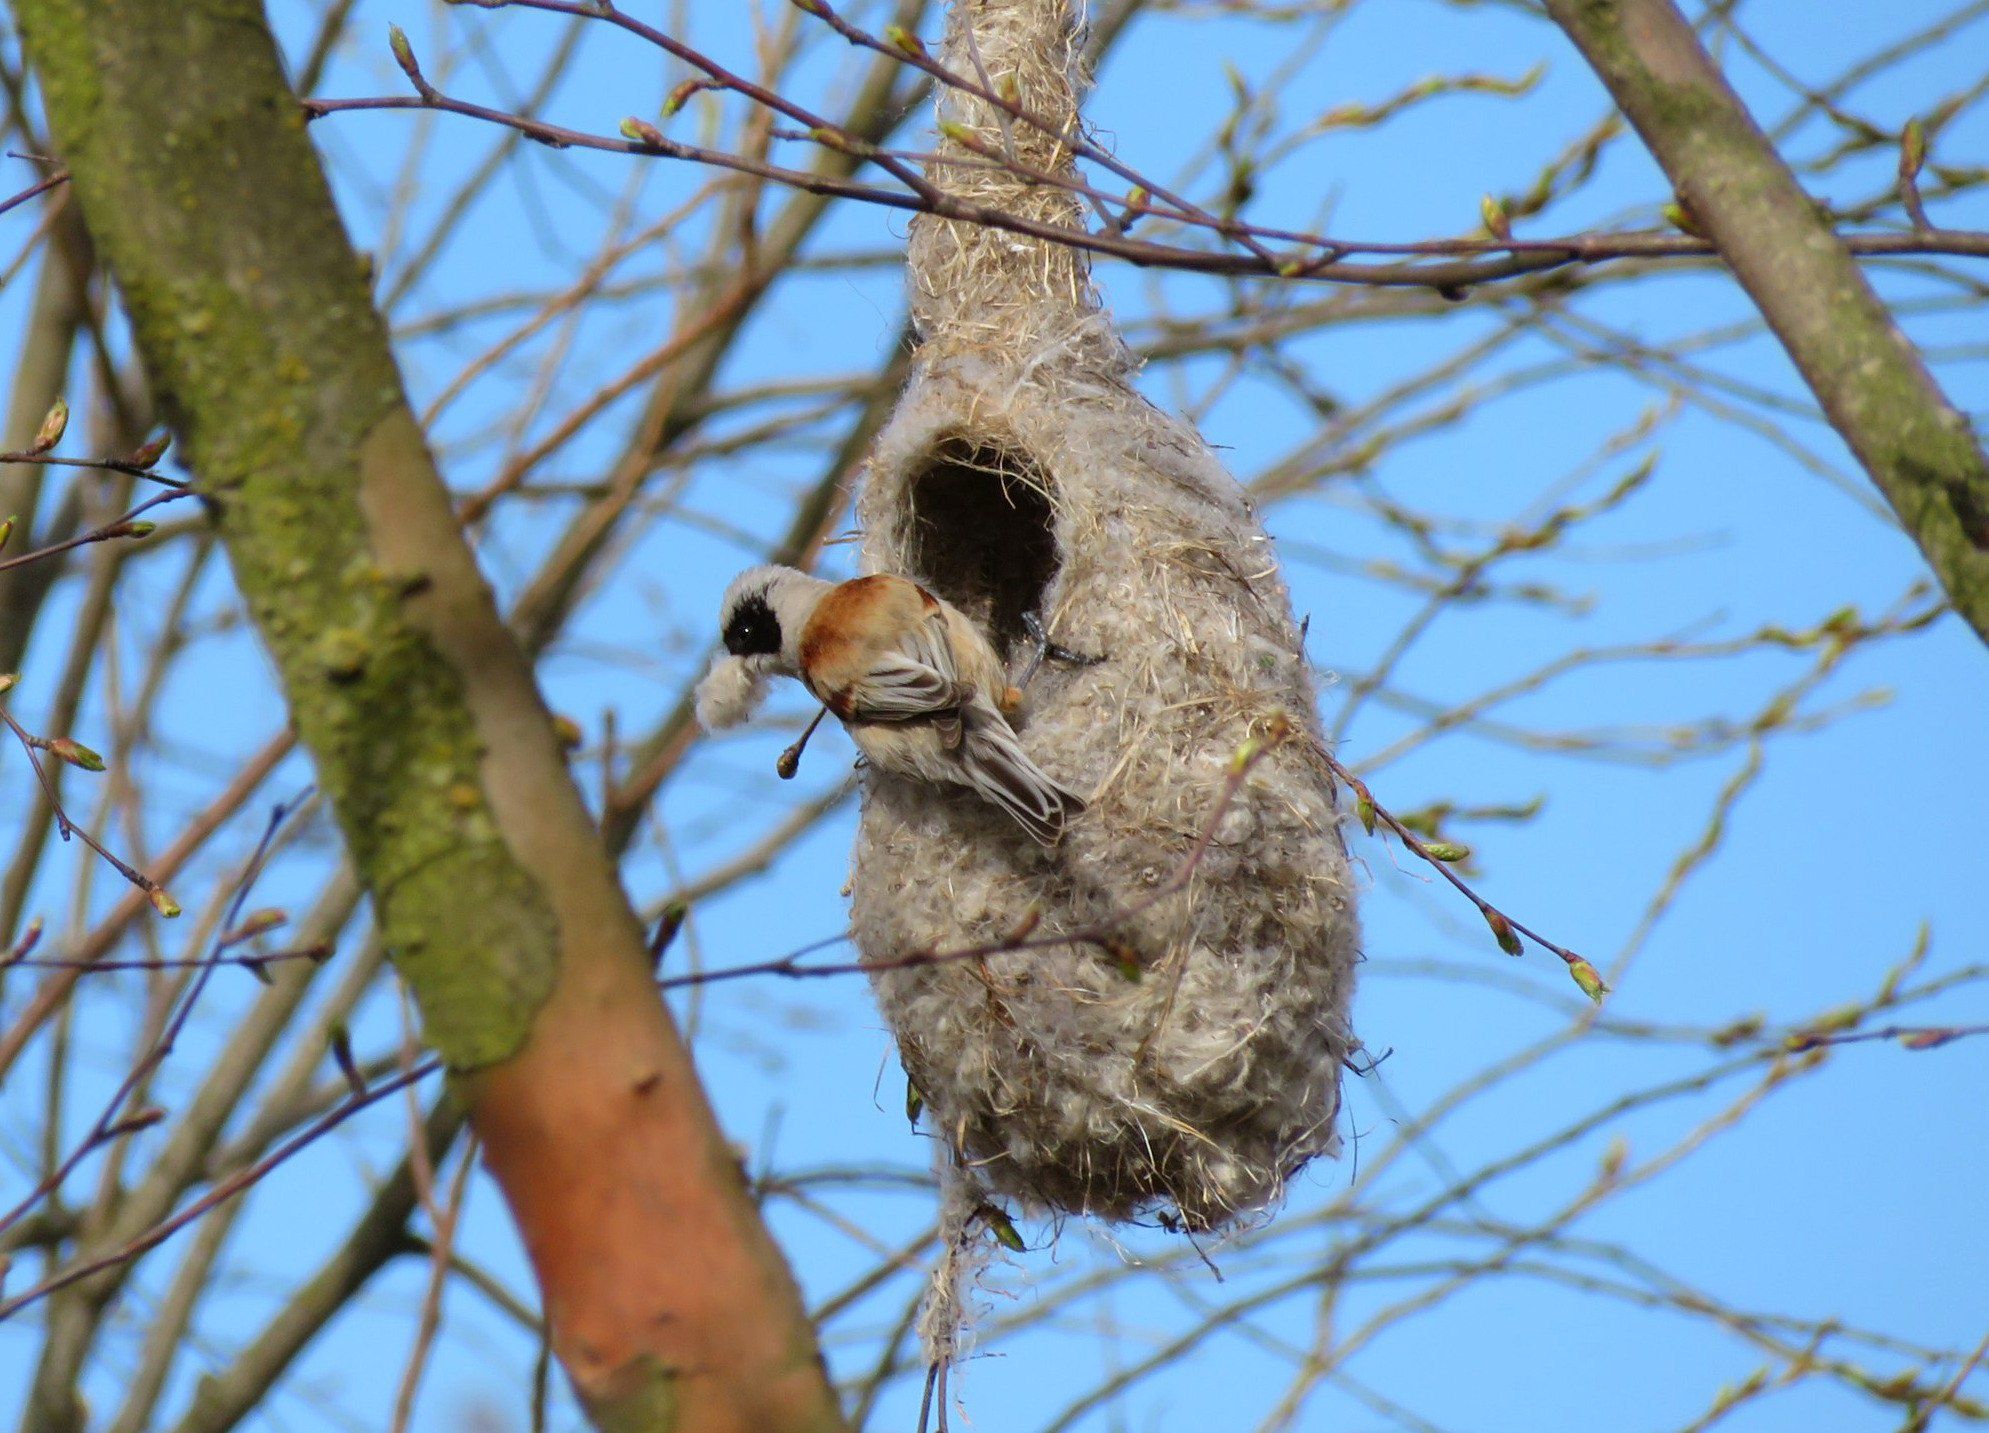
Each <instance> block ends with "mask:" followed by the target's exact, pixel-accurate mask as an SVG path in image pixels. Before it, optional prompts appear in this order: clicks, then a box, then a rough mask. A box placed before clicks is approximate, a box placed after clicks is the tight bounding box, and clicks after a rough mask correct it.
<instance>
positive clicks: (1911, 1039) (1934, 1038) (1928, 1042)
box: [1899, 1030, 1962, 1050]
mask: <svg viewBox="0 0 1989 1433" xmlns="http://www.w3.org/2000/svg"><path fill="white" fill-rule="evenodd" d="M1961 1036H1962V1032H1961V1031H1959V1030H1915V1031H1913V1032H1912V1033H1911V1034H1907V1035H1901V1036H1900V1037H1899V1043H1900V1044H1901V1045H1903V1046H1904V1047H1905V1048H1906V1049H1908V1050H1937V1049H1939V1048H1940V1047H1941V1046H1943V1045H1945V1044H1947V1043H1948V1041H1950V1040H1959V1039H1960V1038H1961Z"/></svg>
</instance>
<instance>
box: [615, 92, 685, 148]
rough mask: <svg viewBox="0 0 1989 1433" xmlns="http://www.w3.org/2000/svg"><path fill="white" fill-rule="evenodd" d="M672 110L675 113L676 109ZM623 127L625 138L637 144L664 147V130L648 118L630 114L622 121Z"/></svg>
mask: <svg viewBox="0 0 1989 1433" xmlns="http://www.w3.org/2000/svg"><path fill="white" fill-rule="evenodd" d="M672 98H675V96H672ZM671 112H672V113H674V111H671ZM621 129H622V138H623V139H626V140H631V141H633V142H634V143H636V144H646V145H649V146H650V147H651V148H652V149H661V148H662V147H663V131H662V130H660V129H658V128H657V127H656V126H655V125H653V124H651V123H650V122H649V121H648V120H646V119H637V118H636V117H635V116H634V115H630V116H629V117H628V118H627V119H625V120H623V121H622V125H621Z"/></svg>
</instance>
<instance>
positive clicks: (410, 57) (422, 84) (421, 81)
mask: <svg viewBox="0 0 1989 1433" xmlns="http://www.w3.org/2000/svg"><path fill="white" fill-rule="evenodd" d="M387 48H388V49H390V50H392V51H393V52H394V63H395V64H397V65H399V66H400V67H401V73H402V74H404V75H406V76H407V81H408V83H409V84H411V85H413V86H414V89H415V93H416V94H418V95H420V96H421V97H422V98H423V99H433V98H435V86H433V85H431V84H430V83H428V80H427V78H426V77H425V76H424V75H423V74H422V73H421V66H420V65H419V64H418V63H417V62H416V61H415V58H414V46H412V45H410V44H409V43H408V40H407V31H405V30H403V29H402V28H401V27H400V26H398V25H389V26H387Z"/></svg>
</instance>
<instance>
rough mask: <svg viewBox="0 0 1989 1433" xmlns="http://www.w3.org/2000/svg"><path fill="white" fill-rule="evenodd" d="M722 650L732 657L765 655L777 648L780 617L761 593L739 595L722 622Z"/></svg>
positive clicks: (778, 644) (770, 653)
mask: <svg viewBox="0 0 1989 1433" xmlns="http://www.w3.org/2000/svg"><path fill="white" fill-rule="evenodd" d="M725 650H726V651H728V652H730V653H731V654H732V655H733V656H735V657H765V656H771V655H772V654H773V653H775V652H778V651H779V650H780V620H779V619H778V618H776V617H775V616H774V614H773V608H771V607H769V606H768V605H767V598H766V594H765V593H764V592H757V593H754V594H753V595H752V596H751V597H747V598H743V599H741V601H740V602H739V604H738V605H737V606H736V607H734V608H733V609H732V615H731V617H730V618H728V619H727V621H726V623H725Z"/></svg>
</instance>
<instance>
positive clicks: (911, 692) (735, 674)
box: [698, 567, 1084, 846]
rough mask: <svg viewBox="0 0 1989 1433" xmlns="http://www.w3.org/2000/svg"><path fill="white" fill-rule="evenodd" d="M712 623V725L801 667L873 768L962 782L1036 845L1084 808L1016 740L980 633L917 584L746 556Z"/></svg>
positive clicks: (1015, 696) (999, 673)
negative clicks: (765, 684)
mask: <svg viewBox="0 0 1989 1433" xmlns="http://www.w3.org/2000/svg"><path fill="white" fill-rule="evenodd" d="M719 628H720V631H721V632H722V633H723V636H724V641H725V650H726V652H727V654H728V655H727V656H726V657H722V658H720V659H719V662H718V665H716V666H714V667H713V669H712V671H711V674H710V675H709V676H707V677H706V678H705V680H704V681H703V682H702V683H700V684H699V687H698V717H699V720H700V721H702V722H703V723H704V725H705V726H707V727H717V726H730V725H733V724H734V723H736V722H738V721H742V720H744V718H745V716H746V714H747V712H748V710H749V709H750V707H751V705H752V703H753V701H754V699H755V698H756V697H757V695H758V691H759V685H760V680H761V679H762V678H763V677H766V676H770V675H777V676H787V677H796V678H798V679H799V680H800V681H801V683H802V684H803V685H804V686H806V687H807V688H808V690H809V691H810V692H811V693H813V694H814V696H815V698H816V699H817V700H818V701H820V702H821V703H822V705H823V706H824V707H825V708H826V709H827V710H828V711H830V712H833V713H834V714H835V715H836V716H837V717H838V718H839V719H840V720H841V721H842V724H843V726H844V727H845V728H847V730H848V731H849V734H850V737H851V738H852V739H853V740H854V741H855V742H856V745H857V748H858V750H860V751H861V752H862V753H863V754H864V756H865V757H866V758H867V759H868V760H869V762H870V764H871V765H872V766H874V767H876V768H877V769H878V770H879V771H888V772H893V773H895V774H897V775H900V776H912V777H917V778H919V779H921V780H925V781H937V782H944V783H950V784H953V785H958V786H966V787H970V788H972V789H973V790H974V791H975V792H976V793H978V794H979V795H980V796H981V797H982V798H983V799H985V800H987V801H990V802H992V803H993V804H994V805H996V806H999V807H1000V808H1001V809H1002V810H1003V811H1006V812H1007V813H1008V814H1009V815H1010V816H1012V817H1014V818H1015V820H1016V822H1017V823H1018V824H1019V825H1020V826H1021V827H1022V829H1023V830H1024V831H1026V832H1028V833H1029V835H1030V837H1031V838H1032V839H1034V840H1035V841H1037V842H1038V843H1039V844H1041V845H1044V846H1054V845H1056V843H1057V841H1058V839H1059V838H1060V837H1062V835H1063V833H1064V827H1065V826H1066V825H1068V824H1069V823H1070V821H1071V820H1072V819H1073V818H1074V817H1076V816H1077V815H1078V813H1079V812H1081V811H1083V810H1084V801H1083V799H1082V798H1081V797H1079V796H1078V795H1076V794H1075V793H1074V792H1071V791H1069V790H1067V789H1065V788H1064V787H1062V786H1059V785H1058V784H1057V783H1056V782H1055V781H1053V780H1051V779H1050V777H1049V776H1047V775H1046V774H1045V773H1044V772H1043V770H1042V768H1041V767H1039V766H1037V765H1036V763H1035V762H1033V761H1031V760H1030V759H1029V756H1028V754H1027V753H1026V752H1024V751H1023V749H1022V744H1021V742H1020V741H1018V740H1017V739H1016V735H1015V730H1014V728H1013V727H1011V726H1010V725H1009V724H1008V714H1010V713H1012V712H1014V710H1015V709H1016V708H1017V707H1018V706H1019V705H1020V703H1021V698H1022V694H1021V692H1019V691H1017V690H1016V689H1015V688H1014V687H1012V686H1010V685H1009V682H1008V673H1007V670H1006V669H1005V668H1004V667H1003V665H1002V661H1001V658H1000V657H999V656H997V655H996V653H995V650H994V648H993V647H992V646H990V645H989V643H988V640H987V638H985V637H983V636H982V635H981V634H980V632H979V630H978V629H976V628H975V626H974V624H973V623H972V622H971V621H969V620H968V619H967V617H966V615H965V614H963V613H962V612H961V611H960V610H959V609H958V608H956V607H953V606H951V605H950V604H948V603H946V602H942V601H941V600H940V599H939V598H937V597H935V596H933V595H932V594H931V593H930V592H928V591H926V590H925V589H924V588H923V587H920V586H919V585H918V584H917V583H915V582H912V581H909V580H908V579H906V578H903V577H894V576H891V575H889V574H885V573H880V574H878V575H876V576H872V577H858V578H855V579H853V580H851V581H849V582H836V583H831V582H824V581H822V580H821V579H820V578H817V577H810V576H808V574H806V573H804V572H797V571H796V570H795V569H793V568H791V567H753V568H748V569H747V570H746V571H745V572H742V573H740V574H739V576H738V577H736V578H734V579H733V581H732V585H731V586H730V587H728V588H727V589H726V590H725V600H724V602H723V604H722V605H721V607H720V616H719ZM810 730H813V728H812V727H811V728H810ZM806 739H807V738H806V737H805V736H804V737H803V740H804V741H805V740H806ZM798 745H799V744H798V743H797V746H798ZM796 754H797V753H796V752H795V751H794V750H793V749H790V753H789V757H786V758H783V764H782V771H783V774H786V773H787V772H788V771H791V770H792V766H791V764H790V758H791V757H792V756H794V755H796Z"/></svg>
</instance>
